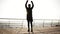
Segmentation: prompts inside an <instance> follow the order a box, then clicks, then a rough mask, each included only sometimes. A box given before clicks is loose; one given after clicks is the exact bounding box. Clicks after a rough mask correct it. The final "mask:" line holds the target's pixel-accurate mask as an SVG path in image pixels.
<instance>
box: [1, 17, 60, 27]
mask: <svg viewBox="0 0 60 34" xmlns="http://www.w3.org/2000/svg"><path fill="white" fill-rule="evenodd" d="M56 25H60V19H33V27H53V26H56ZM8 27H9V28H12V27H13V28H17V27H23V28H24V27H27V20H26V19H17V18H0V28H8Z"/></svg>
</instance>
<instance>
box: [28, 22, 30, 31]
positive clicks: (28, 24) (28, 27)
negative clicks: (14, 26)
mask: <svg viewBox="0 0 60 34" xmlns="http://www.w3.org/2000/svg"><path fill="white" fill-rule="evenodd" d="M28 32H30V26H29V21H28Z"/></svg>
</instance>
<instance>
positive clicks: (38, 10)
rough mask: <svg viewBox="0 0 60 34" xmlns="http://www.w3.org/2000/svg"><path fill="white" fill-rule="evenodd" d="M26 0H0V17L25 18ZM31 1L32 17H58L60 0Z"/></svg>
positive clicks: (59, 15) (59, 14)
mask: <svg viewBox="0 0 60 34" xmlns="http://www.w3.org/2000/svg"><path fill="white" fill-rule="evenodd" d="M26 1H27V0H0V18H19V19H26V14H27V12H26V8H25V3H26ZM30 1H33V3H34V8H33V10H32V11H33V13H32V14H33V19H60V0H29V2H28V4H29V3H30V4H31V2H30Z"/></svg>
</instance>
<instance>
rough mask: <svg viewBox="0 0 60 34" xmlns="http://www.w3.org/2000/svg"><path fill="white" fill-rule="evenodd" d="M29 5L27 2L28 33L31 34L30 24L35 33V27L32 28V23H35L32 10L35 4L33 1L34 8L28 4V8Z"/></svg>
mask: <svg viewBox="0 0 60 34" xmlns="http://www.w3.org/2000/svg"><path fill="white" fill-rule="evenodd" d="M27 3H28V0H27V1H26V4H25V7H26V10H27V22H28V32H30V27H29V24H31V32H33V26H32V22H33V18H32V9H33V7H34V4H33V1H31V3H32V7H31V4H28V7H27Z"/></svg>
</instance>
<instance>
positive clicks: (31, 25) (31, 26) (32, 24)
mask: <svg viewBox="0 0 60 34" xmlns="http://www.w3.org/2000/svg"><path fill="white" fill-rule="evenodd" d="M31 32H33V24H32V21H31Z"/></svg>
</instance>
